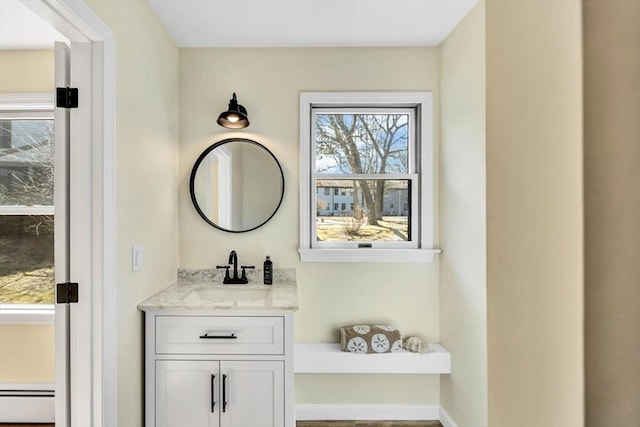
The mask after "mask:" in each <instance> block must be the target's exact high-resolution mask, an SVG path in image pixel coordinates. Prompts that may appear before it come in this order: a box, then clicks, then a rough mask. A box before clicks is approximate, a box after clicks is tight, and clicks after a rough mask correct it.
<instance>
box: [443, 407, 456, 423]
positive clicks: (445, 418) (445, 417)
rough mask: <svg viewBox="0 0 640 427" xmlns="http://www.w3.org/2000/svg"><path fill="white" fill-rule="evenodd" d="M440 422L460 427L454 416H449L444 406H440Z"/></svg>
mask: <svg viewBox="0 0 640 427" xmlns="http://www.w3.org/2000/svg"><path fill="white" fill-rule="evenodd" d="M440 423H441V424H442V427H458V424H456V423H455V421H453V418H451V417H450V416H449V414H448V413H447V411H446V410H445V409H444V408H443V407H442V406H441V407H440Z"/></svg>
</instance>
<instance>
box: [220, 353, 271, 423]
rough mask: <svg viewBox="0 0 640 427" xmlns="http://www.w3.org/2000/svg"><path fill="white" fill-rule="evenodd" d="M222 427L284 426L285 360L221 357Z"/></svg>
mask: <svg viewBox="0 0 640 427" xmlns="http://www.w3.org/2000/svg"><path fill="white" fill-rule="evenodd" d="M220 373H221V374H222V378H223V383H222V384H221V386H222V396H223V399H224V400H226V405H225V408H224V410H223V411H222V414H221V420H220V425H221V427H282V426H284V362H282V361H222V362H220Z"/></svg>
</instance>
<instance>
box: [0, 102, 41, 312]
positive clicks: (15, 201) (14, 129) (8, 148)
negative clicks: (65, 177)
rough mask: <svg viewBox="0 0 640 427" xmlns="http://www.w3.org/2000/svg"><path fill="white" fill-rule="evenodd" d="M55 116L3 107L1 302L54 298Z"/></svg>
mask: <svg viewBox="0 0 640 427" xmlns="http://www.w3.org/2000/svg"><path fill="white" fill-rule="evenodd" d="M53 188H54V120H53V106H51V109H50V110H42V109H37V110H32V109H30V108H29V105H28V104H27V105H25V106H24V108H16V109H14V110H11V111H8V110H5V109H1V110H0V304H53V302H54V273H53V266H54V263H53V262H54V259H53V255H54V240H53V238H54V236H53V229H54V226H53V223H54V208H53V197H54V193H53Z"/></svg>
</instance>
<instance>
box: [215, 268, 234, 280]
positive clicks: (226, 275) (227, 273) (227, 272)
mask: <svg viewBox="0 0 640 427" xmlns="http://www.w3.org/2000/svg"><path fill="white" fill-rule="evenodd" d="M230 267H231V266H230V265H216V268H217V269H223V268H224V269H225V270H226V271H225V274H224V278H225V279H230V278H231V276H229V268H230Z"/></svg>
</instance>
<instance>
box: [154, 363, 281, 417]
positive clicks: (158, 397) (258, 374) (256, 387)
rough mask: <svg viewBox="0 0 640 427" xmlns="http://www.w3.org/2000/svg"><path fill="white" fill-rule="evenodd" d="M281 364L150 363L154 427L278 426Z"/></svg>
mask: <svg viewBox="0 0 640 427" xmlns="http://www.w3.org/2000/svg"><path fill="white" fill-rule="evenodd" d="M283 367H284V363H283V362H281V361H266V362H265V361H246V360H242V361H224V360H223V361H215V362H214V361H197V360H189V361H185V360H158V361H156V374H155V378H156V386H155V401H156V411H155V416H156V422H155V425H156V426H158V427H160V426H162V427H171V426H183V427H201V426H202V427H204V426H211V427H219V426H220V427H226V426H228V427H248V426H272V427H276V426H283V425H284V406H285V405H284V369H283Z"/></svg>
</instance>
